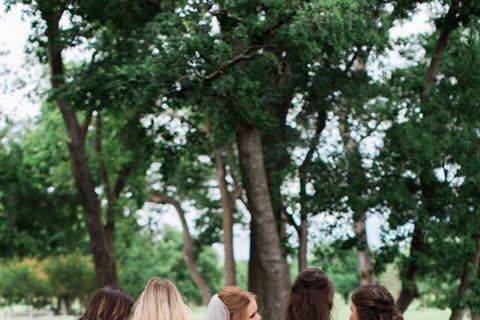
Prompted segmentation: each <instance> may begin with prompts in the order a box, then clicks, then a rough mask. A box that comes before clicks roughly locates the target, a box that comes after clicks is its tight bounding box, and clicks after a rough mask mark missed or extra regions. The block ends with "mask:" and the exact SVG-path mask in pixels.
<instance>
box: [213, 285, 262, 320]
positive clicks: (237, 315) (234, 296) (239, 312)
mask: <svg viewBox="0 0 480 320" xmlns="http://www.w3.org/2000/svg"><path fill="white" fill-rule="evenodd" d="M218 297H219V298H220V300H221V301H222V302H223V304H224V305H225V306H226V307H227V309H228V311H229V313H230V320H260V319H261V317H260V315H259V313H258V306H257V301H256V300H255V295H254V294H253V293H250V292H248V291H245V290H242V289H240V288H238V287H233V286H229V287H225V288H223V289H222V290H220V292H219V293H218Z"/></svg>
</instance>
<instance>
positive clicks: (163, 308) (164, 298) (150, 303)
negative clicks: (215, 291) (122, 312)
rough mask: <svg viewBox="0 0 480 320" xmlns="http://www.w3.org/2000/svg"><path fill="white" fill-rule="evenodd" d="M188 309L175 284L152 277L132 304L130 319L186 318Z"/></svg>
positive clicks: (173, 319)
mask: <svg viewBox="0 0 480 320" xmlns="http://www.w3.org/2000/svg"><path fill="white" fill-rule="evenodd" d="M188 316H189V309H188V307H187V306H186V305H185V303H184V301H183V297H182V295H181V294H180V292H179V291H178V290H177V288H176V287H175V285H174V284H173V283H172V282H170V281H169V280H167V279H161V278H156V277H155V278H152V279H150V281H148V283H147V285H146V287H145V290H143V292H142V294H141V295H140V298H138V300H137V302H136V303H135V305H134V306H133V316H132V320H188Z"/></svg>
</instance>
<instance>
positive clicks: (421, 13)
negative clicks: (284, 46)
mask: <svg viewBox="0 0 480 320" xmlns="http://www.w3.org/2000/svg"><path fill="white" fill-rule="evenodd" d="M431 11H432V7H430V6H427V5H422V6H420V9H419V10H418V12H417V13H416V14H415V15H414V16H413V17H412V18H411V20H410V21H405V22H403V23H399V24H397V25H396V26H395V27H394V28H393V29H392V30H391V35H392V37H393V38H397V37H410V36H415V35H416V34H418V33H420V32H430V31H432V24H431V23H430V22H429V21H428V17H429V14H430V12H431ZM29 33H30V23H29V21H28V18H25V19H24V18H22V12H21V8H20V7H18V6H16V7H14V8H13V9H12V10H11V11H10V12H8V13H5V6H4V4H3V2H0V124H1V123H2V121H4V119H5V116H8V117H9V118H10V119H11V120H12V121H13V122H19V123H20V122H21V123H28V122H29V121H31V120H32V119H34V117H35V116H37V115H38V114H39V111H40V107H41V103H40V99H39V97H38V95H37V94H36V93H35V92H36V91H37V88H39V87H40V88H45V87H46V86H48V79H47V78H46V77H45V72H44V68H43V67H42V66H40V65H39V64H38V62H37V61H36V60H35V59H34V58H32V57H29V56H28V55H27V54H26V53H25V47H26V45H27V40H28V36H29ZM422 54H423V52H422V51H421V50H420V51H419V57H421V55H422ZM80 57H81V53H79V52H67V54H66V56H65V59H66V60H67V61H68V60H71V61H75V60H76V59H80ZM378 62H380V61H374V62H373V63H372V67H371V68H370V72H372V73H374V74H377V73H379V71H378V70H379V69H378V68H379V67H378V65H377V63H378ZM381 62H382V63H383V65H384V66H387V69H388V68H395V67H400V66H403V65H404V64H405V62H404V61H402V59H401V58H400V55H399V54H398V52H397V51H396V50H395V49H394V50H392V51H390V52H389V53H388V55H387V56H385V57H384V58H382V59H381ZM372 143H373V144H374V143H375V142H374V141H373V142H372ZM187 212H189V213H188V218H189V219H188V220H189V222H190V224H193V223H192V222H193V220H194V219H193V218H194V216H195V212H192V211H189V210H187ZM152 215H155V219H156V222H157V224H158V225H159V226H163V225H167V224H168V225H172V226H174V227H177V228H180V223H179V222H178V219H175V218H172V216H174V215H175V212H174V211H173V210H170V211H168V212H166V213H164V214H162V215H159V214H158V213H155V212H154V211H152V210H151V209H149V207H146V208H144V209H143V210H142V211H141V212H140V216H141V217H142V219H141V220H142V221H143V222H146V221H147V220H148V218H149V217H151V216H152ZM383 222H384V220H383V219H382V218H381V217H379V216H370V217H369V218H368V220H367V233H368V240H369V243H370V245H372V246H373V247H375V246H378V245H379V244H380V232H379V230H380V227H381V225H382V223H383ZM316 223H320V221H317V222H316ZM192 227H193V225H192ZM234 234H235V239H234V248H235V256H236V258H237V259H241V260H246V259H248V255H249V247H248V244H249V240H248V239H249V236H248V230H246V229H245V228H244V227H241V226H240V225H237V226H236V227H235V232H234ZM215 248H216V249H217V250H218V252H219V253H220V254H222V246H221V245H215Z"/></svg>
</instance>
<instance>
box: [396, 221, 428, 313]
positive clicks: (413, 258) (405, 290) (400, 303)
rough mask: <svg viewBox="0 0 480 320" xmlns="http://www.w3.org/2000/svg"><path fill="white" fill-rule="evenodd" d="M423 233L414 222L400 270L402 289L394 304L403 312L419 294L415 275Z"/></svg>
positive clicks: (421, 249) (421, 247) (418, 267)
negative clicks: (406, 259) (403, 266)
mask: <svg viewBox="0 0 480 320" xmlns="http://www.w3.org/2000/svg"><path fill="white" fill-rule="evenodd" d="M424 246H425V245H424V243H423V233H422V232H421V227H420V226H419V225H418V224H415V229H414V230H413V235H412V242H411V245H410V257H409V259H408V262H407V265H406V266H405V269H404V270H402V271H401V274H400V277H401V281H402V289H401V290H400V295H399V296H398V299H397V301H396V303H395V304H396V306H397V308H398V310H399V311H400V312H401V313H404V312H405V311H406V310H407V309H408V307H409V306H410V304H411V303H412V301H413V300H414V299H415V298H417V297H418V296H419V292H418V287H417V275H418V272H419V269H420V266H419V265H418V262H417V256H418V255H419V254H421V253H422V252H423V249H424Z"/></svg>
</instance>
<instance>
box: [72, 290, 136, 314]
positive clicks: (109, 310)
mask: <svg viewBox="0 0 480 320" xmlns="http://www.w3.org/2000/svg"><path fill="white" fill-rule="evenodd" d="M132 306H133V299H132V298H131V297H130V296H129V295H128V294H127V293H126V292H125V291H123V290H122V289H121V288H119V287H116V286H108V287H104V288H101V289H99V290H98V291H97V292H95V293H94V294H93V295H92V296H91V298H90V300H89V301H88V303H87V308H86V309H85V313H84V314H83V315H82V317H81V318H80V320H127V319H128V318H129V317H130V312H131V309H132Z"/></svg>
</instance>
